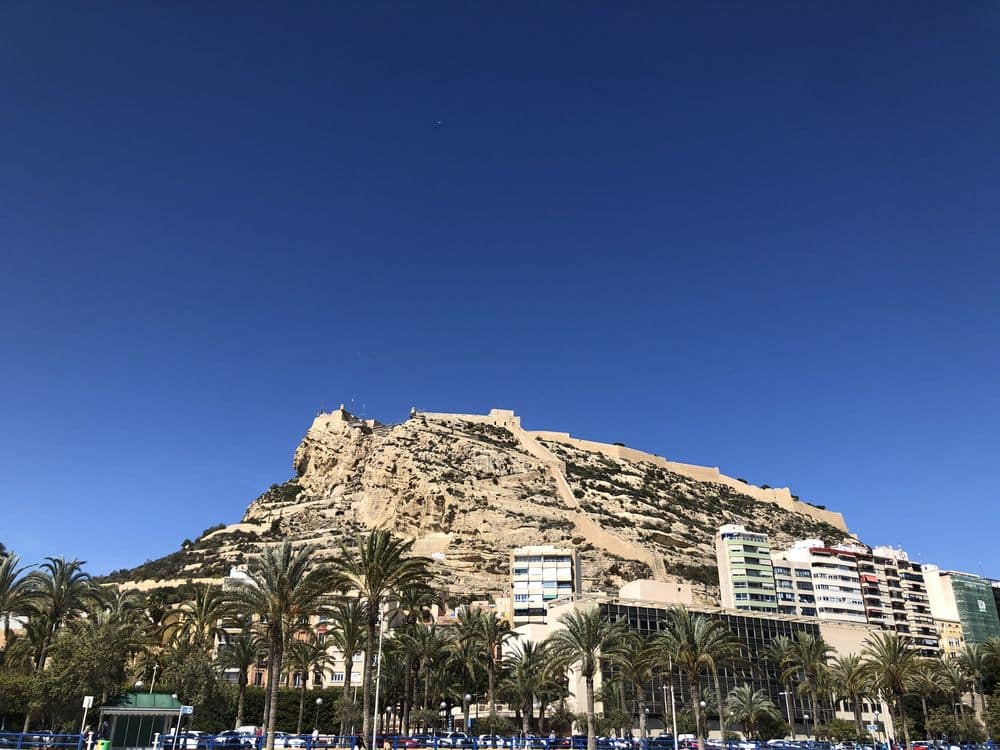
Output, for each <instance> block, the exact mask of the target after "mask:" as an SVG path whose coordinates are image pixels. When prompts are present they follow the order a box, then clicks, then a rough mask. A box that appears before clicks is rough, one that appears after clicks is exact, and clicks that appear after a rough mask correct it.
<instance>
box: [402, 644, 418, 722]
mask: <svg viewBox="0 0 1000 750" xmlns="http://www.w3.org/2000/svg"><path fill="white" fill-rule="evenodd" d="M414 680H416V677H415V675H414V674H413V657H412V656H407V657H406V684H405V685H403V734H409V733H410V709H411V708H412V706H413V694H414V693H415V692H416V685H415V684H414Z"/></svg>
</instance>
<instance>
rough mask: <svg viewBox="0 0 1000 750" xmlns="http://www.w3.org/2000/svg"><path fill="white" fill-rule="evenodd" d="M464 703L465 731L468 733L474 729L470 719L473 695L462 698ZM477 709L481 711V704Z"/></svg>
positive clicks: (477, 705)
mask: <svg viewBox="0 0 1000 750" xmlns="http://www.w3.org/2000/svg"><path fill="white" fill-rule="evenodd" d="M462 701H463V703H464V705H463V706H462V709H463V710H464V712H465V731H466V732H468V731H469V730H470V729H472V721H471V720H470V719H469V704H470V703H472V693H466V694H465V695H464V696H463V697H462ZM476 709H477V710H478V709H479V704H476Z"/></svg>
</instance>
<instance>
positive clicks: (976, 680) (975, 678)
mask: <svg viewBox="0 0 1000 750" xmlns="http://www.w3.org/2000/svg"><path fill="white" fill-rule="evenodd" d="M955 661H956V662H958V666H959V668H961V670H962V671H963V672H965V674H966V676H968V678H969V683H970V684H971V685H972V710H973V711H974V713H975V715H976V718H977V719H978V720H979V721H980V722H982V720H983V714H984V713H985V712H986V695H985V693H984V691H983V680H984V679H985V678H986V673H987V672H988V671H989V669H990V666H991V665H990V661H991V659H990V656H989V655H988V654H987V652H986V651H985V650H984V649H983V647H982V646H980V645H979V644H978V643H966V644H965V648H963V649H962V651H961V652H960V653H959V654H958V656H957V657H956V659H955Z"/></svg>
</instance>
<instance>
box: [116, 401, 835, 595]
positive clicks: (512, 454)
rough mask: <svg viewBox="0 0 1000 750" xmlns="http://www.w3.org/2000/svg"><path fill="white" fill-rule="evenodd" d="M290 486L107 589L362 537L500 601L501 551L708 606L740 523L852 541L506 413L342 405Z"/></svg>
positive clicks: (714, 475)
mask: <svg viewBox="0 0 1000 750" xmlns="http://www.w3.org/2000/svg"><path fill="white" fill-rule="evenodd" d="M293 465H294V468H295V474H296V475H295V477H294V478H292V479H290V480H289V481H287V482H285V483H283V484H280V485H274V486H272V487H271V488H270V489H269V490H268V491H267V492H265V493H264V494H263V495H261V496H260V497H258V498H257V499H256V500H254V501H253V502H252V503H251V504H250V506H249V508H247V511H246V513H245V515H244V517H243V519H242V521H241V522H240V523H236V524H232V525H229V526H224V527H219V528H214V529H209V530H206V532H205V533H204V534H203V535H202V536H201V537H200V538H199V539H197V540H195V541H193V542H188V543H185V545H184V548H183V549H182V550H180V551H178V552H176V553H174V554H172V555H168V556H167V557H165V558H161V559H160V560H156V561H151V562H148V563H145V564H144V565H141V566H139V567H138V568H136V569H134V570H132V571H120V572H119V573H117V574H115V575H114V576H113V578H115V579H117V580H120V581H133V582H141V583H140V585H141V586H142V587H143V588H148V587H154V586H168V585H176V584H178V583H181V582H184V581H186V580H192V579H193V580H197V579H204V578H217V577H218V576H220V575H224V574H225V573H226V572H228V570H229V568H230V567H231V566H232V565H234V564H240V563H243V562H245V561H247V559H248V558H249V557H250V556H251V555H252V554H253V553H254V552H255V551H256V550H258V549H259V548H260V547H261V546H262V545H266V544H273V543H277V542H279V541H281V540H284V539H291V540H293V541H295V542H302V543H312V544H315V545H316V546H318V547H319V548H320V549H321V550H322V551H323V553H324V554H328V555H335V554H337V552H338V551H339V549H340V545H341V543H342V542H344V541H347V540H349V539H350V538H351V537H352V536H353V535H354V534H356V533H357V532H361V531H364V530H366V529H372V528H389V529H392V530H393V531H395V532H396V533H398V534H401V535H404V536H406V537H409V538H412V539H414V540H415V550H416V552H418V553H420V554H424V555H429V556H432V557H433V558H434V559H435V560H437V561H438V562H439V563H440V564H439V565H438V566H437V567H438V573H439V574H440V580H441V583H442V584H443V586H444V587H445V588H447V589H449V590H450V591H451V592H453V593H455V594H460V595H467V596H477V595H490V594H493V595H501V594H505V593H507V592H508V591H509V578H508V576H509V557H508V555H509V551H510V549H511V548H512V547H515V546H519V545H527V544H557V545H575V546H577V547H578V548H579V549H580V551H581V557H582V561H583V571H584V581H585V587H586V588H588V589H590V590H594V589H611V588H614V587H616V586H617V585H619V584H620V583H621V582H623V581H627V580H631V579H634V578H656V579H660V580H675V579H681V580H687V581H691V582H693V583H694V584H695V591H696V595H698V596H700V597H703V598H705V599H706V600H708V601H711V602H714V601H716V597H717V575H716V570H715V555H714V549H713V534H714V533H715V530H716V529H717V528H718V527H719V526H720V525H721V524H723V523H743V524H745V525H747V526H748V527H749V528H752V529H755V530H760V531H765V532H767V533H769V534H771V535H772V538H773V543H776V544H777V545H779V546H780V545H781V544H782V543H784V542H788V541H791V540H792V539H794V538H801V537H803V536H810V537H819V538H822V539H824V540H825V541H827V542H828V543H833V542H837V541H841V540H842V539H844V538H846V537H847V536H848V533H847V529H846V527H845V525H844V521H843V518H842V517H841V516H840V514H839V513H832V512H830V511H827V510H824V509H822V508H818V507H816V506H813V505H810V504H808V503H803V502H799V501H798V499H797V498H795V497H794V496H793V495H791V494H790V493H789V491H788V490H787V489H771V488H761V487H755V486H753V485H749V484H746V483H745V482H743V481H742V480H738V479H733V478H730V477H726V476H724V475H722V474H721V473H720V472H719V471H718V469H714V468H708V467H700V466H692V465H689V464H681V463H675V462H671V461H667V460H666V459H664V458H662V457H659V456H654V455H651V454H646V453H640V452H639V451H635V450H631V449H629V448H626V447H624V446H620V445H606V444H602V443H594V442H589V441H584V440H579V439H576V438H573V437H571V436H569V435H568V434H566V433H555V432H529V431H526V430H524V429H522V427H521V424H520V419H519V418H518V417H517V416H515V415H514V413H513V412H509V411H502V410H493V411H492V412H490V414H489V415H486V416H481V415H461V414H436V413H428V412H416V411H414V412H413V413H411V415H410V418H409V419H407V420H406V421H405V422H402V423H400V424H395V425H382V424H379V423H378V422H375V421H374V420H361V419H357V418H355V417H353V416H352V415H351V414H349V413H348V412H346V411H344V409H343V408H341V409H338V410H336V411H334V412H332V413H329V414H319V415H318V416H317V417H316V418H315V420H314V421H313V424H312V426H311V427H310V429H309V431H308V432H307V433H306V436H305V438H304V439H303V441H302V443H301V444H300V445H299V447H298V449H297V450H296V451H295V458H294V462H293Z"/></svg>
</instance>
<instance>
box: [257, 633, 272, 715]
mask: <svg viewBox="0 0 1000 750" xmlns="http://www.w3.org/2000/svg"><path fill="white" fill-rule="evenodd" d="M272 682H274V645H273V644H271V643H268V644H267V687H265V688H264V714H263V715H262V716H261V717H260V725H261V727H262V728H263V729H264V731H265V732H266V731H267V718H268V717H269V716H270V715H271V683H272Z"/></svg>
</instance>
